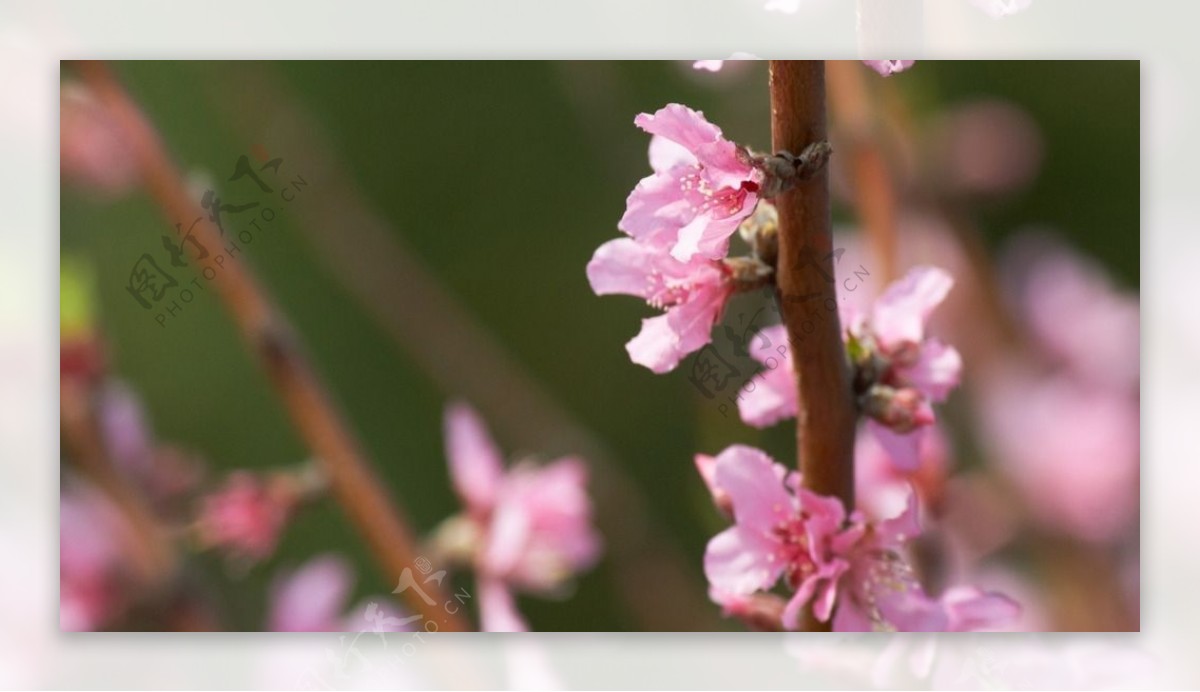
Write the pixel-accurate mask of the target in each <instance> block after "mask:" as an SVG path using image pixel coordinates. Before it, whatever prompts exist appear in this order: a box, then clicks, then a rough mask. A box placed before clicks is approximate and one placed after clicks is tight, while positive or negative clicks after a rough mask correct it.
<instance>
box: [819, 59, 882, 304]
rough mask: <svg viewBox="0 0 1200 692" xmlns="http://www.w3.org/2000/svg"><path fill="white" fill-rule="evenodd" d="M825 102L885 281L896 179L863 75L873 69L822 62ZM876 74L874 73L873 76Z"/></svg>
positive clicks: (843, 62) (857, 209)
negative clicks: (827, 104) (827, 103)
mask: <svg viewBox="0 0 1200 692" xmlns="http://www.w3.org/2000/svg"><path fill="white" fill-rule="evenodd" d="M825 74H826V76H827V78H828V81H829V108H830V111H831V112H832V113H833V117H834V123H835V125H834V135H835V141H836V144H837V146H836V148H837V151H838V158H839V160H840V161H842V162H844V164H845V166H846V170H847V172H848V174H849V179H850V180H849V182H850V185H851V188H852V191H851V193H852V194H853V196H854V208H855V212H856V213H857V214H858V217H859V220H860V222H861V223H862V227H863V230H864V231H865V232H866V235H867V238H868V239H869V240H870V243H871V249H872V251H873V254H874V256H875V262H876V264H875V265H873V266H878V267H879V269H878V271H879V274H880V279H881V281H882V282H883V285H887V284H889V283H891V281H892V280H893V279H895V278H896V270H897V267H896V185H895V182H894V180H893V178H892V172H891V170H890V168H889V166H888V157H887V156H886V154H885V152H884V151H883V148H882V140H881V138H880V137H879V136H878V135H877V134H876V132H875V130H876V129H877V128H878V127H879V121H878V118H877V117H876V116H875V115H874V113H875V109H874V108H873V107H872V104H871V95H870V93H869V92H868V90H867V82H866V80H867V78H869V77H874V76H875V75H874V74H873V73H871V72H869V71H868V70H866V69H864V68H863V65H862V63H861V62H859V61H847V60H831V61H829V62H827V63H826V67H825ZM876 78H877V77H876Z"/></svg>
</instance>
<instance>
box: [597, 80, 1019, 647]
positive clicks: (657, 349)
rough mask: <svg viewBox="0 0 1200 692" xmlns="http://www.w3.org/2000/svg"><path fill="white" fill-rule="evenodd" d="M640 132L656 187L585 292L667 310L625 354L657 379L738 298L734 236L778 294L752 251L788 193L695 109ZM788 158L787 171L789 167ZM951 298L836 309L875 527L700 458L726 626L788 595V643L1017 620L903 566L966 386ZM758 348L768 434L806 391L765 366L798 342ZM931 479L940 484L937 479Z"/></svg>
mask: <svg viewBox="0 0 1200 692" xmlns="http://www.w3.org/2000/svg"><path fill="white" fill-rule="evenodd" d="M698 67H703V68H705V69H710V70H715V69H719V68H720V65H698ZM635 122H636V123H637V124H638V125H639V126H640V127H642V128H643V129H645V130H647V131H649V132H650V133H651V134H653V135H655V137H654V139H653V140H652V141H651V145H650V161H651V165H652V167H653V169H654V174H653V175H651V176H650V177H648V178H645V179H644V180H642V181H641V183H639V184H638V186H637V188H636V189H635V190H634V191H633V193H632V194H631V195H630V196H629V199H628V202H627V208H626V212H625V215H624V217H623V218H622V219H621V223H620V224H619V228H620V229H621V230H622V231H624V232H625V233H626V234H628V236H629V237H627V238H620V239H617V240H613V241H609V242H608V243H605V244H604V245H602V246H601V247H600V248H599V250H597V251H596V254H595V256H594V257H593V258H592V261H591V262H590V263H589V265H588V278H589V280H590V281H591V284H592V288H593V290H594V291H595V292H596V294H597V295H605V294H610V293H625V294H630V295H635V296H638V297H641V298H643V299H645V300H647V301H648V302H649V303H650V304H651V305H653V306H655V307H659V308H666V309H667V313H666V314H665V315H662V316H659V317H655V318H651V319H648V320H645V321H644V322H643V328H642V333H641V334H639V335H638V336H637V337H636V338H634V339H633V340H632V341H631V342H629V344H628V346H627V349H628V351H629V353H630V356H631V358H632V360H633V361H634V362H635V363H639V364H642V365H646V366H647V367H649V368H650V369H651V370H653V371H655V372H659V373H662V372H666V371H669V370H671V369H672V368H674V367H675V366H676V365H677V364H678V363H679V361H680V360H681V359H682V358H683V357H684V356H686V355H687V354H688V353H691V352H694V351H697V350H699V349H700V348H702V347H703V346H704V345H706V344H708V343H709V342H710V341H711V338H712V337H711V332H712V329H713V327H714V325H715V324H716V322H717V321H718V320H719V319H720V316H721V312H722V310H723V308H724V305H725V303H726V301H727V300H728V299H729V297H730V296H731V295H732V294H733V293H734V292H736V291H737V290H738V288H740V287H741V284H739V282H738V280H737V279H738V278H740V277H735V273H736V272H735V271H734V270H733V269H732V268H733V267H735V266H739V265H737V264H734V263H733V262H731V261H730V260H728V259H727V258H726V254H727V253H728V250H729V243H730V237H731V236H732V235H733V233H734V231H735V230H737V229H738V228H739V227H741V228H742V230H743V235H744V236H745V237H747V239H748V240H749V242H750V244H751V246H752V248H753V249H754V257H753V258H752V260H751V261H753V262H757V263H758V266H757V267H756V269H755V276H756V277H758V278H761V277H764V276H765V277H767V281H768V282H770V281H771V280H773V275H774V270H775V268H774V266H770V265H769V264H768V262H772V263H773V262H774V259H773V258H772V257H770V255H771V254H772V253H760V252H759V244H760V242H761V240H762V239H761V238H759V237H757V236H756V234H759V235H764V236H765V235H766V234H768V233H769V232H768V231H767V230H766V229H767V228H768V225H772V226H773V224H767V223H764V219H763V218H760V216H761V215H760V214H757V213H756V209H758V210H762V209H765V210H766V211H767V212H770V211H772V209H771V202H770V201H768V199H769V198H770V197H772V196H774V195H775V194H778V193H779V192H780V191H781V190H783V189H785V187H786V185H783V184H781V183H780V181H779V180H777V179H774V178H773V176H772V175H771V172H773V171H774V170H775V169H774V168H773V167H772V165H769V164H767V163H766V162H767V161H768V158H767V157H761V156H758V157H756V156H754V155H751V154H750V153H749V150H747V149H746V148H744V147H740V146H738V145H736V144H734V143H732V142H729V141H728V140H726V139H724V138H723V137H722V135H721V131H720V130H719V129H718V128H717V127H715V126H714V125H712V124H711V123H709V122H708V121H707V120H705V119H704V118H703V116H702V115H701V114H700V113H698V112H696V111H694V110H691V109H689V108H686V107H684V106H679V105H671V106H668V107H666V108H664V109H663V110H661V111H659V112H658V113H656V114H655V115H653V116H647V115H641V116H639V117H638V118H637V119H636V121H635ZM787 156H788V158H783V157H784V155H783V154H781V155H779V156H778V158H783V160H785V161H789V162H791V161H794V160H795V157H790V155H787ZM797 170H799V168H797ZM773 231H774V229H773V228H772V231H771V232H773ZM756 285H762V284H761V283H759V284H756ZM952 285H953V280H952V279H951V277H950V275H949V274H948V273H947V272H945V271H942V270H940V269H936V268H932V267H917V268H914V269H913V270H911V271H910V272H909V273H908V274H907V275H906V276H905V277H903V278H902V279H901V280H900V281H897V282H896V283H895V284H893V285H892V286H890V287H889V288H888V289H887V291H886V292H885V293H884V294H883V295H882V296H880V298H879V300H878V301H876V303H875V304H874V305H873V306H871V307H870V308H860V307H857V306H856V305H855V303H854V301H848V300H842V301H839V312H840V313H841V315H840V317H841V320H842V323H843V325H844V330H843V337H844V341H845V344H846V352H847V359H848V361H849V363H850V365H851V366H852V371H853V387H854V393H855V395H856V397H857V401H858V406H859V409H860V411H861V412H862V414H863V415H864V416H865V417H866V418H867V422H866V426H865V427H866V429H867V430H868V431H869V433H870V434H871V435H872V436H873V438H874V441H875V442H876V443H877V444H878V446H879V447H880V448H881V449H882V450H883V451H884V454H885V455H886V456H887V457H888V458H889V460H890V465H891V467H892V469H894V470H893V471H892V472H891V473H890V474H884V473H880V472H879V471H878V470H876V471H875V472H874V473H875V477H876V478H877V479H878V480H879V481H880V485H881V487H882V486H883V485H884V484H886V485H887V488H888V492H887V493H870V492H869V493H866V496H867V497H872V498H880V497H882V496H883V495H885V494H886V495H888V497H886V498H883V499H880V500H879V502H878V506H877V507H874V508H872V509H873V510H874V511H872V512H871V513H870V514H871V515H872V517H871V518H870V519H869V518H868V517H867V516H866V515H864V514H863V513H862V512H860V511H858V510H856V509H855V508H851V510H853V511H848V510H847V508H846V507H844V506H843V504H842V502H841V501H840V500H838V499H837V498H834V497H826V496H822V495H819V494H817V493H814V492H812V491H810V490H808V489H805V488H803V487H802V486H801V484H800V481H801V478H800V476H799V474H797V473H789V472H787V471H786V470H785V469H784V467H783V466H780V465H778V464H776V463H774V462H773V461H772V460H771V459H770V458H769V457H767V455H766V454H764V453H763V452H760V451H758V450H755V449H752V448H749V447H743V446H734V447H730V448H729V449H727V450H726V451H725V452H723V453H722V454H721V455H719V456H717V457H715V458H714V457H708V456H704V455H700V456H698V457H697V458H696V466H697V469H698V470H699V472H700V474H701V476H702V478H703V479H704V480H705V482H706V484H707V485H708V487H709V490H710V491H711V494H712V496H713V499H714V502H715V503H716V504H717V506H718V507H719V508H721V509H722V510H723V511H725V512H726V513H727V514H729V515H731V516H732V517H733V519H734V522H735V523H734V526H732V527H731V528H729V529H728V530H726V531H725V532H723V533H721V534H719V535H718V536H716V537H715V538H713V539H712V541H711V542H710V543H709V545H708V549H707V551H706V554H705V562H704V568H705V573H706V575H707V577H708V580H709V583H710V594H711V596H712V598H713V599H714V601H716V602H717V603H718V604H720V605H721V606H722V607H723V608H724V609H725V611H726V613H727V614H731V615H739V616H743V617H744V619H746V620H747V621H748V622H750V621H754V620H755V619H756V618H757V617H758V615H759V614H761V611H762V607H763V602H764V598H766V599H767V601H768V602H769V600H770V599H772V598H775V596H773V595H772V594H770V592H771V590H772V589H774V588H775V587H776V585H777V584H778V583H779V582H781V581H782V583H783V584H784V585H785V586H786V588H787V590H788V591H789V593H790V594H791V595H790V597H789V598H788V600H787V603H786V605H785V606H783V607H782V608H781V609H780V613H779V622H780V623H781V624H782V626H783V627H785V628H788V629H796V628H797V627H798V626H799V625H800V622H801V617H802V615H803V613H804V612H805V609H806V608H810V607H811V611H812V614H813V615H814V616H815V617H816V618H817V619H818V620H821V621H830V620H831V619H832V625H833V627H834V629H837V630H841V631H858V630H872V629H883V630H921V631H956V630H978V629H991V628H999V627H1003V626H1005V625H1006V624H1008V623H1009V622H1010V621H1011V620H1013V619H1014V618H1015V617H1016V615H1017V613H1018V612H1019V608H1018V607H1017V606H1016V604H1015V603H1014V602H1012V601H1011V600H1009V599H1007V598H1006V597H1003V596H1000V595H998V594H991V593H986V594H985V593H983V592H980V591H978V590H976V589H972V588H964V587H958V588H951V589H948V590H945V591H944V592H942V593H941V595H940V596H938V597H936V598H935V597H931V596H929V595H928V594H927V592H926V591H925V589H924V588H923V587H922V585H921V584H920V582H919V581H918V580H917V579H916V577H915V576H914V573H913V571H912V569H911V568H910V567H909V566H908V562H907V561H906V559H905V546H906V543H907V542H908V541H909V540H910V539H912V538H914V537H916V536H917V534H918V533H919V532H920V526H919V524H918V518H917V504H918V499H917V493H916V491H915V490H914V483H919V472H920V471H921V469H922V464H921V460H922V459H923V458H928V457H929V455H928V453H927V452H928V450H925V449H923V447H928V446H929V445H936V444H937V443H938V442H940V441H941V438H940V437H938V436H935V437H933V438H931V439H932V441H930V442H926V441H925V439H926V433H927V432H928V431H930V430H932V429H933V428H932V426H933V424H934V422H935V416H934V414H933V409H932V404H934V403H938V402H941V401H943V400H945V398H946V396H947V395H948V393H949V392H950V390H951V389H953V388H954V387H955V386H957V384H958V381H959V376H960V371H961V368H962V361H961V358H960V357H959V354H958V352H957V351H956V350H955V349H954V348H952V347H950V346H948V345H946V344H944V343H942V342H941V341H940V340H938V339H936V338H933V337H930V336H928V335H927V334H926V327H927V324H928V322H929V319H930V315H931V314H932V312H933V310H934V309H935V308H936V307H937V306H938V305H939V304H940V303H941V302H942V300H943V299H944V298H945V297H946V295H947V293H948V292H949V290H950V288H951V286H952ZM758 336H759V338H757V339H753V340H751V346H750V349H749V350H750V354H751V355H752V356H753V357H755V358H756V359H757V360H759V361H760V362H762V363H763V365H765V366H767V370H765V371H764V372H763V373H762V375H761V379H760V381H759V382H757V383H756V385H757V386H755V387H753V388H747V391H745V392H744V393H742V394H741V395H740V396H739V398H738V405H739V411H740V413H741V416H742V418H743V420H745V421H746V422H747V423H748V424H750V425H753V426H756V427H765V426H768V425H772V424H774V423H777V422H779V421H781V420H783V419H785V418H790V417H794V416H795V415H796V414H797V410H798V402H797V396H798V393H797V387H796V372H795V370H794V366H793V363H792V359H791V358H790V357H785V358H783V359H782V364H776V365H772V362H777V361H778V360H779V359H777V358H776V355H777V353H776V349H775V348H771V347H772V346H773V345H775V344H780V343H788V342H789V339H788V334H787V331H786V329H785V328H784V327H783V326H782V325H775V326H771V327H767V328H766V329H764V330H763V331H762V332H760V334H759V335H758ZM768 351H769V352H768ZM923 451H925V452H926V454H922V452H923ZM885 475H886V476H887V478H886V479H885V478H884V476H885ZM933 475H934V476H939V477H940V474H939V473H937V472H936V470H935V473H934V474H933ZM864 478H866V476H864ZM860 480H861V479H860ZM897 494H899V495H900V501H901V503H902V504H901V506H902V511H900V512H899V513H898V514H895V515H891V518H883V519H882V520H880V507H886V506H889V505H893V504H895V499H896V498H895V496H896V495H897ZM767 609H768V610H770V608H769V607H768V608H767Z"/></svg>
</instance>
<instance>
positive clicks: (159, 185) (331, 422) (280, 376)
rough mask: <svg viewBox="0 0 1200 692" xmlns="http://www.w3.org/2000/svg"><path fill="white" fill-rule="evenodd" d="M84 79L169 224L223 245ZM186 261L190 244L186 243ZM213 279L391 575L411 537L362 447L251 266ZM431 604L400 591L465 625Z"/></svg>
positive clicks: (101, 72)
mask: <svg viewBox="0 0 1200 692" xmlns="http://www.w3.org/2000/svg"><path fill="white" fill-rule="evenodd" d="M76 67H77V68H78V70H79V72H80V74H81V75H82V76H83V77H84V79H85V81H86V82H87V84H88V85H89V86H90V87H91V88H92V90H93V91H94V92H95V95H96V96H97V98H99V99H100V100H101V102H102V103H104V104H105V105H106V106H107V107H108V108H109V110H110V113H111V115H112V117H113V120H114V122H115V123H116V125H117V127H119V128H120V131H121V133H122V136H123V138H124V141H125V142H126V144H127V145H128V146H130V147H131V149H132V150H133V154H134V157H135V158H136V160H137V164H138V168H139V170H140V172H141V177H142V181H143V184H144V185H145V186H146V188H147V190H148V191H149V192H150V194H151V196H152V197H153V198H154V200H155V202H157V203H158V205H159V206H160V207H161V209H162V211H163V213H164V214H165V215H166V217H167V221H168V223H176V222H183V221H186V220H189V219H192V218H198V219H199V221H198V222H197V223H196V224H195V225H194V226H193V227H192V233H193V235H194V236H195V237H196V239H197V240H198V241H199V244H200V245H204V246H209V247H224V243H223V242H222V241H223V239H222V236H221V234H220V232H219V229H218V228H217V226H216V225H215V224H214V223H213V222H211V221H209V220H208V218H207V216H206V215H205V214H204V213H203V211H202V210H201V209H200V206H199V204H198V203H197V202H196V201H195V200H193V199H192V198H191V196H190V195H189V193H188V188H187V185H186V183H185V182H184V179H183V176H182V175H180V171H179V170H178V169H177V168H176V166H175V164H174V163H173V162H172V161H171V160H170V158H169V156H168V154H167V152H166V148H165V146H164V145H163V143H162V141H161V139H160V138H159V136H158V133H157V132H156V131H155V130H154V128H153V127H152V126H151V124H150V123H149V122H148V121H147V119H146V118H145V117H144V116H143V114H142V113H141V111H140V109H139V108H138V107H137V105H136V104H135V103H134V102H133V100H132V99H131V98H130V97H129V96H128V95H127V94H126V93H125V90H124V88H123V87H122V86H121V84H120V83H119V82H118V80H117V78H116V76H115V75H114V74H113V73H112V72H111V71H110V70H109V68H108V67H107V66H106V65H104V64H102V63H98V62H83V63H78V64H77V65H76ZM189 251H190V252H192V253H193V258H194V259H195V260H196V261H199V257H197V256H196V249H195V247H190V248H189ZM212 283H214V284H216V286H217V292H218V294H219V295H220V297H221V299H222V301H223V302H224V304H225V307H226V308H227V310H228V311H229V313H230V315H231V316H232V317H233V319H234V322H235V323H236V324H237V327H238V330H239V331H240V332H241V334H242V336H243V338H244V339H245V340H246V342H247V343H248V344H249V346H250V348H251V350H252V351H253V352H254V354H255V356H257V358H258V361H259V363H260V364H261V365H262V366H263V368H264V369H265V370H266V372H267V374H268V375H269V377H270V379H271V382H272V384H273V385H274V386H275V389H276V392H277V393H278V394H279V396H280V397H281V399H282V400H283V403H284V405H285V407H286V408H287V411H288V413H289V414H290V415H291V418H292V422H293V424H294V425H295V426H296V429H297V431H298V432H299V434H300V436H301V437H302V438H303V439H304V441H305V442H306V443H307V444H308V445H309V447H310V449H311V450H312V452H313V454H314V455H315V457H316V458H317V459H319V460H321V462H322V463H323V464H324V468H325V471H326V473H327V475H328V477H329V480H330V485H331V488H332V490H333V494H334V496H335V497H336V498H337V500H338V501H339V502H340V504H341V506H342V508H343V509H344V510H345V512H346V513H347V515H348V516H349V517H350V520H351V522H352V523H353V524H354V526H355V527H356V528H357V529H358V531H359V532H360V533H361V534H362V535H363V537H364V538H365V539H366V541H367V543H368V544H369V545H370V547H371V551H372V553H373V554H374V556H375V557H376V559H377V560H378V561H379V562H380V564H381V566H382V567H383V568H384V570H385V572H386V573H387V574H389V575H392V576H393V577H395V578H397V579H398V578H399V575H400V574H401V573H402V572H403V570H405V569H407V568H410V567H411V566H412V565H413V563H414V561H415V559H416V557H417V554H416V539H415V537H414V535H413V534H412V532H411V531H410V530H409V528H408V525H407V523H406V522H405V520H404V518H403V517H402V515H401V514H400V512H399V510H398V509H397V508H396V507H394V506H393V504H392V503H391V501H390V500H389V498H388V497H387V495H386V493H385V492H384V490H383V488H384V485H383V484H382V483H381V482H380V481H379V479H378V478H377V477H376V475H375V473H374V472H373V470H372V469H371V466H370V464H369V462H368V461H367V459H366V457H365V456H364V455H363V453H362V451H361V446H360V445H359V444H358V442H357V440H356V439H355V438H354V436H353V434H352V433H351V432H350V430H349V428H348V426H347V425H346V424H345V422H344V421H343V420H342V418H341V416H340V414H339V413H338V412H337V410H336V409H335V407H334V405H333V403H332V400H331V397H330V396H329V394H328V392H327V391H326V389H325V387H324V386H323V385H322V383H321V382H320V380H319V378H318V377H317V375H316V373H315V372H314V371H313V370H312V368H311V367H310V366H309V365H308V363H307V361H306V360H305V358H304V356H303V355H302V353H301V349H300V346H299V343H298V341H297V338H296V337H295V335H294V334H293V333H292V331H291V330H290V328H289V327H288V325H287V323H286V321H285V320H284V317H283V315H282V313H280V311H279V310H277V309H276V308H275V306H274V305H273V304H272V303H271V301H270V299H269V298H268V297H267V294H266V293H265V291H264V290H263V289H262V288H261V287H260V286H259V285H258V284H257V282H256V280H255V279H254V277H253V276H252V275H251V273H250V270H249V269H248V268H247V267H246V266H245V265H244V264H242V263H240V262H236V261H231V262H228V263H226V264H224V265H223V270H222V271H221V272H218V273H217V275H216V278H215V279H213V281H212ZM423 588H424V589H425V590H426V591H427V592H429V595H430V597H431V600H432V603H430V602H429V601H426V600H425V599H423V598H421V597H420V596H419V594H417V592H416V591H415V590H405V591H403V592H402V596H407V600H408V605H409V606H410V607H411V608H412V609H413V610H414V611H415V612H419V613H421V614H422V615H423V616H424V617H426V618H427V619H432V620H434V621H436V622H438V623H439V624H440V628H441V629H443V630H451V631H461V630H465V629H468V628H467V626H466V623H465V622H464V621H463V620H462V619H461V617H460V616H457V615H454V614H452V613H449V612H446V611H445V608H444V607H443V604H444V603H446V602H447V601H448V600H449V597H448V596H447V595H445V594H444V593H443V591H444V590H443V589H442V588H441V587H440V586H439V585H438V584H436V583H429V584H426V585H425V586H424V587H423Z"/></svg>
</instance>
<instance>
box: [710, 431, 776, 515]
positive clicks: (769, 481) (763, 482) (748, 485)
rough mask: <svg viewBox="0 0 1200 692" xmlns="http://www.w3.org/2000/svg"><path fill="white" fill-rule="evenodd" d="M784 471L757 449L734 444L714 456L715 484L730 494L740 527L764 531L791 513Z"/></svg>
mask: <svg viewBox="0 0 1200 692" xmlns="http://www.w3.org/2000/svg"><path fill="white" fill-rule="evenodd" d="M785 473H786V470H785V469H784V468H783V467H782V466H780V465H779V464H776V463H775V462H774V461H772V460H771V457H769V456H767V455H766V454H765V453H763V452H762V451H760V450H757V449H755V448H753V447H747V446H745V445H733V446H731V447H728V448H727V449H726V450H725V451H723V452H721V453H720V454H719V455H717V465H716V472H715V478H716V485H717V487H719V488H721V489H722V490H724V491H725V492H726V493H728V494H729V499H730V501H732V503H733V513H734V516H735V517H736V518H737V523H738V525H739V526H744V527H748V528H750V529H753V530H757V531H761V532H763V533H764V534H766V533H770V532H771V530H772V529H773V528H774V527H775V526H776V525H777V524H778V523H779V522H780V521H781V520H783V519H786V518H787V517H788V516H790V515H791V513H792V511H793V508H794V504H793V501H792V497H791V496H790V495H789V494H788V492H787V489H786V488H784V485H783V477H784V474H785Z"/></svg>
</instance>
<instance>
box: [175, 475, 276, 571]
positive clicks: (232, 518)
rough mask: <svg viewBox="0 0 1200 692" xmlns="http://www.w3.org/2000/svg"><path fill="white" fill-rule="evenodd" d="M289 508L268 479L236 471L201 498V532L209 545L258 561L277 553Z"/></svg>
mask: <svg viewBox="0 0 1200 692" xmlns="http://www.w3.org/2000/svg"><path fill="white" fill-rule="evenodd" d="M289 510H290V507H289V503H288V502H287V501H286V500H285V499H284V498H281V497H280V496H279V495H278V494H277V493H274V492H272V489H271V487H270V485H269V484H268V482H267V481H265V480H263V479H260V478H258V477H256V476H254V475H253V474H251V473H248V472H245V471H235V472H234V473H232V474H230V475H229V478H228V479H227V480H226V482H225V485H224V486H223V487H221V488H220V489H218V490H216V491H214V492H212V493H210V494H209V495H207V496H205V497H203V498H201V501H200V512H199V517H198V518H197V531H198V533H199V535H200V540H201V541H202V542H203V543H204V544H205V545H208V546H213V547H219V548H222V549H225V550H227V551H228V552H229V554H230V555H231V557H234V558H235V559H239V560H246V561H249V562H257V561H259V560H262V559H264V558H266V557H267V556H269V555H270V554H271V553H272V552H274V550H275V545H276V544H277V543H278V542H279V536H280V534H281V533H282V532H283V528H284V526H285V524H286V523H287V520H288V515H289Z"/></svg>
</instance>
